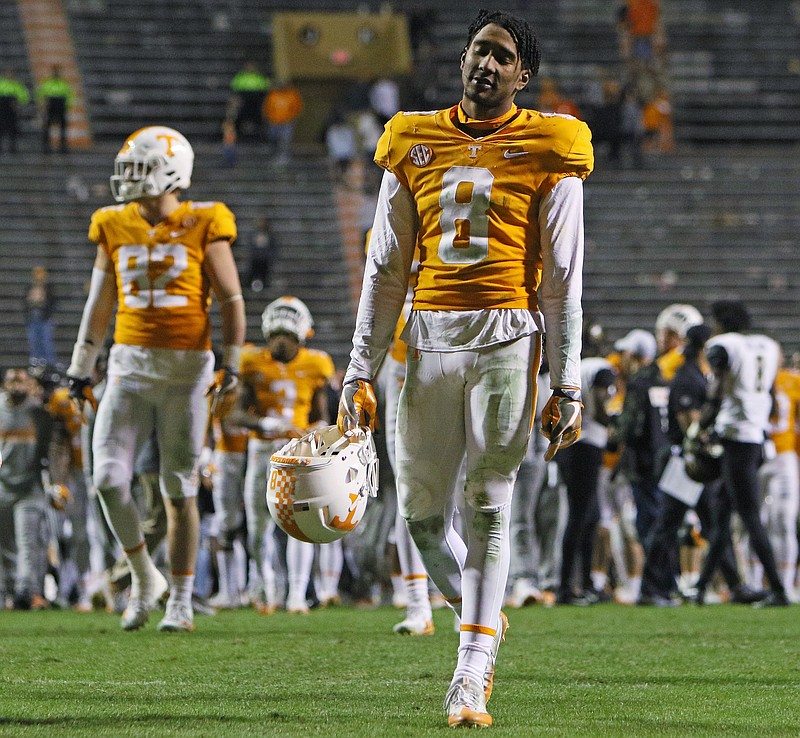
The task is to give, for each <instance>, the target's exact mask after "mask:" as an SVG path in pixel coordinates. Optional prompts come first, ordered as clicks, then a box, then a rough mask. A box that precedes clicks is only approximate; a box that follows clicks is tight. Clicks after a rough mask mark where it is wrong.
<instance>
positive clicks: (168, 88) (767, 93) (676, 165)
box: [0, 0, 800, 364]
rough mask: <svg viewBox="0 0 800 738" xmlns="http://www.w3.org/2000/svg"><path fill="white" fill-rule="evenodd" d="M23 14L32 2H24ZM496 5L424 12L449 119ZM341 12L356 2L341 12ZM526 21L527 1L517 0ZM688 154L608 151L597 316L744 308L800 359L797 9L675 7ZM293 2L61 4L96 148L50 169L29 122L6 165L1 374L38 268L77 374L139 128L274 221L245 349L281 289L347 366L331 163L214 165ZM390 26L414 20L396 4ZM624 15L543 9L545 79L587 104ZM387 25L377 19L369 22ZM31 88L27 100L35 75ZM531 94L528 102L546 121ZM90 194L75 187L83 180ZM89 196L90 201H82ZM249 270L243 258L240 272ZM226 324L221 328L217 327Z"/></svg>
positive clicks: (14, 45) (7, 61) (694, 0)
mask: <svg viewBox="0 0 800 738" xmlns="http://www.w3.org/2000/svg"><path fill="white" fill-rule="evenodd" d="M18 1H20V2H23V1H25V0H18ZM482 4H483V3H481V2H479V1H478V0H466V1H465V2H463V3H459V4H458V6H457V7H455V6H454V5H453V4H452V3H451V2H446V1H445V0H431V2H429V3H427V5H428V6H429V7H431V8H433V9H434V10H435V11H436V16H435V17H436V20H435V22H434V23H432V24H431V27H430V28H429V29H428V30H429V32H430V34H431V36H432V37H433V39H434V45H433V53H434V56H435V60H434V61H435V64H434V67H435V69H436V75H435V76H436V83H437V85H438V87H439V96H440V99H439V101H438V102H439V104H441V105H445V104H449V103H451V102H453V101H455V100H456V99H457V98H458V96H459V94H460V87H459V79H458V75H457V73H456V69H457V66H456V63H455V61H454V60H455V59H457V57H458V54H459V52H460V49H461V48H462V46H463V42H464V23H465V18H466V17H469V16H471V14H473V13H474V12H475V11H476V10H477V8H478V7H480V5H482ZM15 5H16V4H15V3H4V4H2V9H0V56H1V57H2V62H3V66H10V67H12V68H17V69H23V70H24V69H25V68H26V67H25V59H24V55H25V53H26V52H25V48H24V46H23V45H22V44H21V43H20V38H21V31H20V27H19V19H18V16H17V14H16V13H15V12H14V10H15ZM344 5H345V3H343V2H342V1H341V0H309V1H308V2H306V3H304V8H307V9H319V10H334V9H338V8H342V7H343V6H344ZM346 5H347V7H348V8H350V7H351V5H352V4H350V3H347V4H346ZM505 5H506V7H508V8H509V9H510V10H512V11H514V10H516V11H518V12H522V13H525V14H527V15H531V12H532V11H531V10H530V4H529V3H527V2H524V0H509V2H508V3H506V4H505ZM663 5H664V14H665V22H666V27H667V36H668V42H669V49H670V57H669V58H670V85H671V89H672V92H673V106H674V117H675V125H676V131H675V135H676V139H677V143H678V150H677V152H676V153H675V154H672V155H660V156H656V155H651V156H649V157H648V160H647V162H646V163H647V166H646V167H645V168H644V169H641V170H635V169H629V168H620V167H611V166H610V165H609V163H608V162H607V161H606V159H605V157H604V152H603V151H602V150H601V151H599V152H598V166H597V170H596V172H595V174H593V175H592V177H591V178H590V179H589V181H588V183H587V187H586V230H587V260H586V302H585V306H586V311H587V313H589V314H590V315H592V316H593V317H595V318H596V319H598V320H600V321H601V322H602V323H604V324H605V325H606V326H607V328H608V331H609V334H610V335H611V336H612V337H617V336H619V335H622V334H623V333H624V332H625V331H627V330H628V329H630V328H632V327H649V326H651V325H652V322H653V320H654V316H655V315H656V314H657V312H658V311H659V310H660V308H661V307H663V306H664V305H666V304H668V303H670V302H675V301H682V302H683V301H685V302H692V303H695V304H697V305H698V307H699V308H700V309H701V310H704V311H705V310H706V308H707V306H708V303H709V301H711V300H713V299H715V298H717V297H721V296H731V295H738V296H740V297H742V298H744V299H746V300H747V301H748V302H749V303H750V304H751V305H752V307H753V311H754V313H755V318H756V323H757V324H758V325H759V326H762V327H764V328H765V329H767V330H769V331H770V333H771V334H772V335H774V336H775V337H776V338H778V339H780V340H782V341H784V342H785V343H786V345H787V347H788V348H789V349H790V350H797V349H798V348H800V326H799V325H798V323H797V319H796V306H797V293H798V286H797V279H798V277H797V275H798V274H800V257H798V256H797V248H796V235H795V234H796V233H797V232H798V229H799V228H800V163H798V157H797V156H796V154H797V152H798V143H797V142H798V141H799V140H800V94H799V93H800V73H799V72H798V65H800V61H798V57H799V56H800V52H798V49H800V19H798V17H797V15H798V14H797V10H796V3H791V2H789V0H780V1H779V2H774V3H769V4H767V5H764V6H759V7H758V8H756V6H755V5H753V4H752V3H750V2H747V0H722V1H721V2H718V3H707V2H703V1H702V0H671V1H670V2H669V3H664V4H663ZM292 7H293V6H292V4H290V3H288V2H286V0H283V1H281V0H239V1H238V2H236V3H233V2H231V3H226V2H218V1H215V2H210V0H202V1H200V2H198V1H196V0H176V1H175V2H172V3H170V4H168V5H164V4H163V3H161V2H160V0H139V2H136V3H122V2H111V0H72V2H70V3H65V8H66V9H67V12H68V16H69V21H70V27H71V31H72V35H73V41H74V44H75V48H76V53H77V57H78V65H79V67H80V69H81V73H82V75H83V82H84V89H85V91H86V95H87V106H88V111H89V115H90V120H91V125H92V133H93V136H94V140H95V142H96V143H95V146H94V147H93V148H92V149H90V150H87V151H80V152H79V151H74V152H72V153H70V154H69V155H67V156H66V157H63V158H62V157H58V156H54V157H53V158H46V157H44V156H43V155H41V154H39V153H38V146H37V144H38V140H33V139H34V138H35V136H34V135H33V133H32V132H31V128H30V126H26V131H27V134H28V141H27V142H26V141H23V142H22V148H23V152H22V153H21V154H20V155H18V156H17V157H9V158H7V159H4V160H2V165H3V175H4V176H3V178H1V179H0V219H2V222H3V228H2V229H0V268H2V269H3V274H4V278H3V285H2V287H0V309H2V311H3V315H4V320H3V321H2V324H0V340H2V342H3V345H4V347H8V348H7V349H6V350H5V351H4V353H5V357H4V362H5V363H8V362H12V361H13V362H20V361H24V359H25V354H26V350H25V338H24V318H23V313H22V306H21V298H22V294H23V291H24V288H25V286H26V285H27V283H28V279H29V275H30V269H31V267H32V266H33V265H35V264H39V263H42V264H44V265H45V266H47V267H48V268H49V269H50V270H51V273H52V274H53V276H54V278H55V281H56V284H57V292H58V295H59V297H60V308H59V319H58V328H57V338H58V350H59V356H60V358H61V359H62V360H66V359H67V358H68V355H69V349H70V346H71V343H72V341H73V339H74V335H75V332H76V329H77V323H78V320H79V315H80V309H81V306H82V304H83V299H84V289H85V283H86V280H87V278H88V275H89V271H90V268H91V259H92V249H91V247H88V246H87V243H86V236H85V234H86V227H87V224H88V218H89V215H90V213H91V212H92V210H93V209H94V208H95V207H97V206H99V205H102V204H107V203H108V202H109V197H108V190H107V177H108V175H109V173H110V162H111V160H112V158H113V155H114V152H115V150H116V147H117V146H118V145H119V143H120V140H121V138H122V137H123V136H124V135H126V134H127V133H129V132H130V131H132V130H134V129H136V128H138V127H140V126H141V125H142V124H147V123H151V122H156V121H158V122H162V123H165V124H167V125H172V126H174V127H176V128H178V129H180V130H181V131H183V132H184V133H186V135H187V136H189V138H190V139H191V140H192V141H193V143H195V146H196V149H197V153H198V159H197V168H196V173H195V178H194V179H195V184H194V186H193V188H192V191H191V196H192V197H193V198H195V199H204V198H212V197H213V198H218V199H221V200H224V201H226V202H227V203H228V204H229V205H231V207H232V208H233V209H234V211H235V212H236V214H237V217H238V219H239V223H240V226H241V227H242V228H243V230H246V229H247V228H248V227H249V226H250V224H251V223H252V222H253V221H254V220H255V218H256V217H258V216H259V215H261V214H262V213H264V214H267V215H268V216H269V217H270V219H271V220H272V222H273V225H274V227H275V229H276V232H277V235H278V237H279V238H280V240H281V242H282V245H283V251H282V254H281V259H280V262H279V264H278V267H277V274H276V278H277V280H278V281H277V283H276V285H274V286H273V287H272V288H270V289H269V290H266V291H264V292H262V293H259V294H247V295H246V297H247V298H248V313H249V319H250V325H249V329H248V338H249V339H250V340H260V334H259V330H258V317H259V314H260V311H261V308H262V307H263V305H264V304H266V302H267V301H268V300H269V299H271V298H272V297H274V296H277V295H278V294H281V293H283V292H293V293H295V294H298V295H299V296H301V297H302V298H303V299H304V300H307V302H308V303H309V306H310V307H311V309H312V312H313V313H314V314H315V316H316V318H317V323H318V324H317V340H318V341H319V343H318V345H320V346H321V347H322V348H325V349H326V350H328V351H329V352H330V353H331V354H332V355H333V356H334V359H335V360H336V361H337V363H338V364H341V363H343V362H344V361H346V355H347V351H348V340H349V333H350V330H351V328H352V314H353V312H352V311H353V307H354V306H353V302H352V289H351V283H352V275H350V274H348V270H347V266H346V260H345V258H344V256H343V244H344V237H343V236H342V234H341V229H340V226H339V224H338V223H337V218H336V211H337V208H336V200H335V198H334V196H333V185H332V184H331V182H330V181H329V180H328V178H327V175H326V172H327V168H326V166H325V160H324V152H323V151H322V150H321V148H319V147H315V146H308V147H305V148H303V149H301V150H300V151H299V152H298V153H299V156H298V157H297V163H296V165H295V166H293V167H291V168H288V169H277V168H273V167H271V166H269V165H268V163H267V162H266V161H265V160H264V158H263V156H262V155H261V153H262V152H261V151H260V150H259V149H258V148H257V147H256V148H252V149H248V148H247V147H243V148H242V151H241V152H240V157H239V164H238V165H237V167H236V168H235V169H229V170H225V169H222V168H221V167H220V166H219V165H220V161H221V154H220V150H219V143H218V141H219V139H220V121H221V118H222V114H223V111H224V107H225V103H226V100H227V97H228V89H227V85H228V82H229V81H230V78H231V77H232V76H233V74H234V73H235V72H236V70H237V69H238V68H239V67H240V66H241V64H242V63H243V62H244V61H247V60H251V59H252V60H255V61H257V62H258V63H260V64H262V65H263V68H264V69H265V70H267V71H268V70H269V65H270V48H271V29H270V23H269V18H270V14H271V12H273V11H274V10H280V9H291V8H292ZM393 7H394V8H395V10H398V11H402V10H404V9H412V8H418V7H419V3H418V2H415V1H414V0H398V2H395V3H393ZM616 7H617V4H616V3H608V2H604V1H603V0H558V1H557V2H551V3H538V4H537V7H536V9H535V12H536V15H535V17H534V18H533V20H534V21H535V23H536V26H537V29H538V31H539V34H540V36H541V39H542V45H543V56H544V60H543V68H542V73H543V74H547V75H549V76H552V77H554V78H556V79H557V80H558V83H559V86H560V87H561V88H562V89H563V90H564V91H565V92H566V93H567V94H569V95H570V96H573V97H575V98H577V99H580V98H581V96H582V95H583V94H584V93H585V88H586V84H587V80H590V79H593V78H596V76H597V75H598V74H599V73H600V72H602V71H603V70H612V71H613V70H615V69H618V64H619V60H618V49H617V39H616V35H615V30H614V15H615V10H616ZM372 9H373V10H378V7H377V6H376V7H374V8H372ZM22 78H23V80H24V81H26V82H27V83H28V84H29V85H30V84H31V79H30V75H27V74H23V75H22ZM534 99H535V88H534V89H533V90H532V91H531V92H529V93H525V94H523V95H521V96H520V99H519V102H520V104H522V105H526V106H533V101H534ZM76 178H77V179H76ZM81 185H83V186H85V187H86V188H87V189H88V194H86V195H85V197H86V199H85V200H82V199H81V198H82V197H84V195H82V194H81ZM239 262H240V265H241V268H242V270H244V268H245V259H244V258H243V257H240V259H239ZM217 322H218V321H217Z"/></svg>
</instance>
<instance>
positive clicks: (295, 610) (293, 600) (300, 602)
mask: <svg viewBox="0 0 800 738" xmlns="http://www.w3.org/2000/svg"><path fill="white" fill-rule="evenodd" d="M286 612H287V613H289V614H290V615H309V614H310V613H311V610H310V608H309V607H308V602H307V601H306V599H305V597H289V598H288V599H287V600H286Z"/></svg>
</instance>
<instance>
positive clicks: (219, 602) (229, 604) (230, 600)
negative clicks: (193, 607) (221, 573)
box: [208, 592, 242, 610]
mask: <svg viewBox="0 0 800 738" xmlns="http://www.w3.org/2000/svg"><path fill="white" fill-rule="evenodd" d="M208 604H209V605H211V607H213V608H215V609H217V610H238V609H239V608H240V607H241V606H242V601H241V599H239V598H238V597H234V596H231V595H228V594H224V593H223V592H217V594H215V595H214V596H213V597H212V598H211V599H210V600H209V601H208Z"/></svg>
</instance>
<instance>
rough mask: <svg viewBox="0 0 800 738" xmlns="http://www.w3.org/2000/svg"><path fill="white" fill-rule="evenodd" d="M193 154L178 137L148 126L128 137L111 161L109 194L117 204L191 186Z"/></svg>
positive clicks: (175, 134)
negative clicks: (112, 164) (112, 161)
mask: <svg viewBox="0 0 800 738" xmlns="http://www.w3.org/2000/svg"><path fill="white" fill-rule="evenodd" d="M193 167H194V151H193V150H192V147H191V145H190V144H189V142H188V141H187V140H186V138H184V136H183V135H182V134H180V133H179V132H178V131H176V130H174V129H173V128H167V127H165V126H149V127H148V128H142V129H141V130H139V131H136V133H133V134H131V135H130V136H129V137H128V139H127V140H126V141H125V143H124V144H123V146H122V149H120V151H119V153H118V154H117V157H116V159H115V160H114V174H113V175H112V177H111V178H110V184H111V194H112V195H113V197H114V199H115V200H116V201H117V202H131V201H133V200H139V199H141V198H145V197H160V196H161V195H164V194H167V193H169V192H174V191H175V190H179V189H180V190H185V189H186V188H188V187H189V186H190V184H191V178H192V169H193Z"/></svg>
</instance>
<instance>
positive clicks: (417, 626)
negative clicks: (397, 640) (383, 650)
mask: <svg viewBox="0 0 800 738" xmlns="http://www.w3.org/2000/svg"><path fill="white" fill-rule="evenodd" d="M392 630H393V631H394V632H395V633H398V634H399V635H413V636H427V635H433V620H431V616H430V613H428V615H427V616H426V615H410V614H409V615H408V617H407V618H406V619H405V620H403V621H401V622H399V623H398V624H397V625H395V626H394V628H392Z"/></svg>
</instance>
